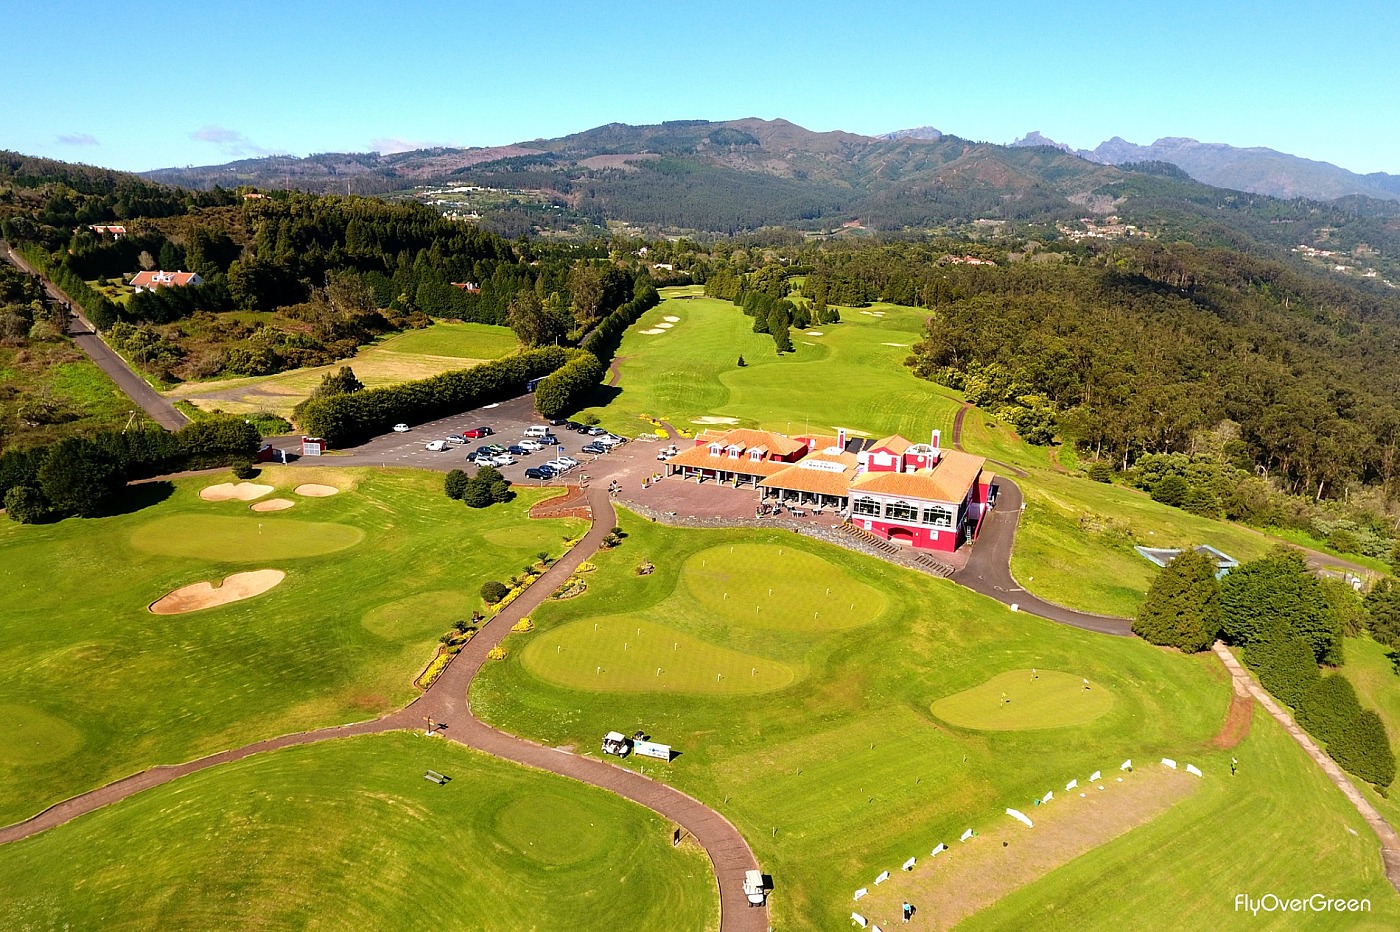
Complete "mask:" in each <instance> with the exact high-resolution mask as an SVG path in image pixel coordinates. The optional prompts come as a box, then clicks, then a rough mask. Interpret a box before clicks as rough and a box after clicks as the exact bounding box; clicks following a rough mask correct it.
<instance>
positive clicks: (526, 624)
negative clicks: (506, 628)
mask: <svg viewBox="0 0 1400 932" xmlns="http://www.w3.org/2000/svg"><path fill="white" fill-rule="evenodd" d="M510 630H512V631H517V632H520V633H522V634H523V633H524V632H526V631H534V630H535V623H534V622H533V621H531V620H530V619H529V618H522V619H520V620H519V621H517V622H516V623H515V624H513V625H511V626H510Z"/></svg>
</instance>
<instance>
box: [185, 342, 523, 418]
mask: <svg viewBox="0 0 1400 932" xmlns="http://www.w3.org/2000/svg"><path fill="white" fill-rule="evenodd" d="M518 346H519V343H518V341H517V340H516V338H515V334H514V333H512V332H511V331H510V330H509V329H508V328H506V327H494V326H491V325H489V324H471V323H461V322H452V321H436V322H435V323H434V324H433V325H432V326H431V327H426V328H424V329H422V330H407V331H404V332H403V333H397V334H394V335H393V336H389V337H385V338H384V339H383V340H380V341H379V342H378V343H375V344H372V345H370V346H363V347H361V348H360V350H359V352H357V353H356V354H355V355H354V356H353V357H351V358H349V359H345V360H341V361H340V362H337V363H334V364H332V365H329V366H316V367H313V368H309V369H294V370H292V371H290V372H279V373H277V374H276V375H267V376H256V377H253V378H239V379H219V380H217V381H208V382H186V383H185V384H183V385H179V386H177V387H175V388H173V389H171V390H169V391H167V392H165V395H166V397H167V398H170V399H171V400H183V401H188V402H191V403H192V404H194V405H195V406H197V407H199V408H201V409H203V410H206V411H213V410H216V409H217V410H220V411H224V412H227V413H230V414H250V413H254V412H258V411H269V412H271V413H273V414H278V415H281V416H282V417H288V416H289V415H290V414H291V412H292V408H294V407H296V405H297V404H298V403H300V402H302V401H305V400H306V398H307V396H309V395H310V394H311V392H312V391H313V390H314V389H315V388H316V386H318V385H320V384H321V379H322V377H323V376H325V375H326V374H327V373H329V372H333V371H335V370H337V369H339V368H340V367H341V366H349V367H350V368H352V369H354V370H355V375H356V376H358V377H359V379H360V381H361V382H364V383H365V385H366V387H369V388H378V387H380V386H384V385H395V384H398V383H399V382H405V381H409V380H411V379H423V378H427V377H428V376H432V375H438V374H439V373H442V372H450V371H452V370H453V369H468V368H470V367H472V366H475V365H477V364H478V363H481V362H485V361H486V360H489V359H497V358H499V357H501V356H505V355H508V354H510V353H513V352H515V350H516V349H517V348H518Z"/></svg>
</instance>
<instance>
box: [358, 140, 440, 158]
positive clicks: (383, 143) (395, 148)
mask: <svg viewBox="0 0 1400 932" xmlns="http://www.w3.org/2000/svg"><path fill="white" fill-rule="evenodd" d="M440 146H447V147H449V148H454V149H455V148H457V144H456V143H454V142H428V141H426V140H419V139H399V138H398V137H396V136H380V137H379V138H377V139H371V140H370V141H369V147H370V149H371V150H372V151H374V152H378V153H379V154H380V155H393V154H395V153H397V152H412V151H413V150H415V149H436V148H438V147H440Z"/></svg>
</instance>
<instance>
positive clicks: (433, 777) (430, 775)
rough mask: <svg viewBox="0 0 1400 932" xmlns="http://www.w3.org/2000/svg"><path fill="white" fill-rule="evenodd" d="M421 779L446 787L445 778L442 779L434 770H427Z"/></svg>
mask: <svg viewBox="0 0 1400 932" xmlns="http://www.w3.org/2000/svg"><path fill="white" fill-rule="evenodd" d="M423 779H424V780H427V781H428V782H429V783H436V784H437V785H438V786H446V785H447V777H444V776H443V775H442V774H440V773H438V772H437V771H436V770H429V771H428V772H427V773H425V774H423Z"/></svg>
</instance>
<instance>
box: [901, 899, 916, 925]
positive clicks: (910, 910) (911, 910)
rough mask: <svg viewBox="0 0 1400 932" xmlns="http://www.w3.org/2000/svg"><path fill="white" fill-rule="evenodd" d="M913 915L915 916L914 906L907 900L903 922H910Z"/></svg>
mask: <svg viewBox="0 0 1400 932" xmlns="http://www.w3.org/2000/svg"><path fill="white" fill-rule="evenodd" d="M913 917H914V907H912V906H910V905H909V904H908V902H906V903H905V904H904V918H903V919H902V920H901V921H902V922H908V921H909V920H910V919H912V918H913Z"/></svg>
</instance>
